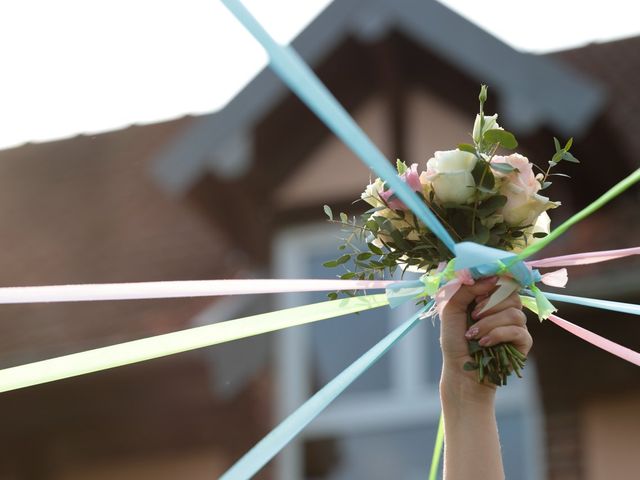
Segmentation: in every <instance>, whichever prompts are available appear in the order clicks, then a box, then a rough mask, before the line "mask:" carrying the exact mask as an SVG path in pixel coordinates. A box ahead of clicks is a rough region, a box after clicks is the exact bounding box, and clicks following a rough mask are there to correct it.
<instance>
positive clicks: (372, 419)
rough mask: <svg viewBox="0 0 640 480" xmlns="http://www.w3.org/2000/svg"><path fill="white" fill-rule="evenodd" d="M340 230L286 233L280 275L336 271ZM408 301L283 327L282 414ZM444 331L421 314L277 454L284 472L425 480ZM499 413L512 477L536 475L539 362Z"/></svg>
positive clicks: (395, 319) (289, 301)
mask: <svg viewBox="0 0 640 480" xmlns="http://www.w3.org/2000/svg"><path fill="white" fill-rule="evenodd" d="M337 236H338V231H337V230H335V229H333V228H329V227H327V226H320V225H311V226H305V227H298V228H294V229H290V230H288V231H285V232H283V233H282V234H281V235H280V236H279V238H278V239H277V242H276V246H275V252H274V267H275V274H276V276H278V277H282V278H332V277H333V276H334V275H335V271H332V270H330V269H325V268H324V267H322V262H324V261H326V260H328V259H331V258H334V257H335V256H336V246H337V241H336V242H334V241H332V240H331V239H332V238H335V237H337ZM324 299H326V294H325V293H304V294H302V293H296V294H287V295H283V296H281V297H280V298H279V299H278V302H279V305H278V307H279V308H287V307H291V306H295V305H300V304H304V303H309V302H313V301H322V300H324ZM414 311H415V307H414V306H413V305H411V304H407V305H406V306H402V307H399V308H398V309H395V310H391V309H389V308H384V309H376V310H373V311H371V312H365V313H361V314H359V315H351V316H349V317H341V318H336V319H331V320H325V321H322V322H318V323H316V324H311V325H307V326H303V327H296V328H292V329H288V330H286V331H284V332H281V333H280V334H279V335H278V338H277V342H276V359H277V378H278V387H277V399H276V402H277V406H278V412H277V416H278V418H279V419H283V418H285V417H286V416H287V415H288V414H290V413H291V412H292V411H294V410H295V409H296V408H297V407H298V406H299V405H301V404H302V403H303V402H304V401H305V400H306V399H307V398H309V396H311V395H312V394H313V393H315V392H316V391H317V390H318V389H319V388H321V387H322V386H324V385H325V384H326V383H327V382H328V381H330V380H331V379H332V378H333V377H335V376H336V375H337V374H338V373H340V372H341V371H342V370H343V369H344V368H345V367H347V366H348V365H349V364H351V363H352V362H353V361H354V360H355V359H356V358H358V357H359V356H360V355H362V354H363V353H364V352H365V351H367V350H368V349H369V348H370V347H372V346H373V345H374V344H375V343H376V342H377V341H378V340H379V339H381V338H382V337H383V336H384V335H385V334H386V333H387V332H388V331H390V329H392V328H393V327H394V326H396V325H398V324H400V323H402V322H403V321H404V320H406V319H407V318H408V317H409V316H410V315H411V314H412V313H413V312H414ZM440 368H441V359H440V348H439V344H438V328H437V325H433V324H432V323H431V322H430V321H424V322H423V323H422V324H420V325H418V326H417V327H416V328H415V329H414V330H413V331H411V332H410V333H409V334H408V335H407V336H406V337H405V338H403V339H402V340H401V341H400V342H399V343H398V344H397V345H396V346H395V347H394V348H393V349H392V350H390V351H389V352H388V353H387V354H386V355H385V356H384V357H383V358H382V359H380V361H379V362H378V363H377V364H376V365H374V366H373V367H372V368H371V369H370V370H369V371H368V372H367V373H366V374H364V375H363V376H362V377H361V378H360V379H358V381H357V382H355V383H354V384H353V385H352V386H351V387H350V388H349V389H348V390H347V391H345V392H344V393H343V394H342V395H341V396H340V397H339V398H338V399H337V400H336V401H335V402H334V404H332V405H331V406H330V407H329V408H328V409H327V410H326V411H324V412H323V413H322V414H321V415H320V416H319V417H318V418H317V419H316V420H314V421H313V422H312V423H311V424H310V425H309V426H308V427H307V428H306V429H305V430H304V431H303V432H302V434H301V435H300V436H299V437H298V438H297V439H296V440H295V441H294V442H293V443H292V444H291V445H290V446H288V447H287V448H286V449H285V450H284V451H283V452H282V454H281V455H280V456H279V458H278V464H277V465H278V466H277V478H279V479H282V480H294V479H301V478H307V479H310V480H343V479H345V480H346V479H360V478H368V479H369V478H370V479H376V478H397V479H407V480H410V479H414V478H415V479H418V478H420V479H423V478H425V476H426V474H427V470H428V468H429V462H430V460H431V453H432V447H433V442H434V438H435V431H436V426H437V422H438V414H439V411H440V403H439V395H438V390H437V386H438V380H439V375H440ZM497 415H498V423H499V428H500V436H501V440H502V449H503V454H504V463H505V469H506V474H507V478H522V479H525V480H538V479H540V478H541V475H542V472H543V471H544V469H543V468H542V466H543V459H542V458H541V454H542V448H541V445H542V442H541V425H540V420H541V416H540V408H539V404H538V396H537V386H536V378H535V368H534V365H533V364H532V363H531V364H529V365H528V366H527V369H526V376H525V379H523V380H517V381H516V380H514V381H513V383H512V384H510V385H509V387H507V388H503V389H501V390H500V392H499V394H498V399H497Z"/></svg>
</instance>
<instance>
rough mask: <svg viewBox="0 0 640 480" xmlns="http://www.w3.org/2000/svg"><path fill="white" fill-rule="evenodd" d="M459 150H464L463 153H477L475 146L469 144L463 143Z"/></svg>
mask: <svg viewBox="0 0 640 480" xmlns="http://www.w3.org/2000/svg"><path fill="white" fill-rule="evenodd" d="M458 150H462V151H463V152H469V153H473V154H475V153H476V149H475V147H474V146H473V145H469V144H468V143H461V144H460V145H458Z"/></svg>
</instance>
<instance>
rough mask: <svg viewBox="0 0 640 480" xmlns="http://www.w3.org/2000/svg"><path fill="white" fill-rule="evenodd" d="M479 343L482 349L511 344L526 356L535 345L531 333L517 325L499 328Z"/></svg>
mask: <svg viewBox="0 0 640 480" xmlns="http://www.w3.org/2000/svg"><path fill="white" fill-rule="evenodd" d="M478 343H479V344H480V346H482V347H491V346H493V345H497V344H499V343H511V344H513V346H514V347H516V348H517V349H518V350H520V352H522V353H523V354H524V355H526V354H527V353H529V350H531V345H533V339H532V338H531V335H530V334H529V331H528V330H527V329H526V328H524V327H518V326H516V325H507V326H504V327H497V328H494V329H493V330H491V331H490V332H488V333H487V334H486V335H485V336H484V337H482V338H481V339H480V340H479V341H478Z"/></svg>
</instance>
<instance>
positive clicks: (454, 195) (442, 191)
mask: <svg viewBox="0 0 640 480" xmlns="http://www.w3.org/2000/svg"><path fill="white" fill-rule="evenodd" d="M433 155H434V156H433V158H431V159H429V161H428V162H427V179H428V180H429V182H430V183H431V186H432V187H433V191H434V192H435V195H436V197H437V198H438V200H439V201H440V202H441V203H456V204H458V205H462V204H465V203H469V202H470V201H471V200H472V198H473V194H474V192H475V186H476V184H475V182H474V180H473V175H471V172H472V171H473V167H475V166H476V161H477V158H476V156H475V155H474V154H473V153H469V152H463V151H461V150H458V149H456V150H447V151H444V152H435V153H434V154H433Z"/></svg>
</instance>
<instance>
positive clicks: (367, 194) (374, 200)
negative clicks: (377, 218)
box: [360, 178, 384, 208]
mask: <svg viewBox="0 0 640 480" xmlns="http://www.w3.org/2000/svg"><path fill="white" fill-rule="evenodd" d="M383 188H384V182H383V181H382V180H380V179H379V178H376V180H375V182H373V183H371V184H369V185H367V188H365V189H364V192H362V194H361V195H360V198H361V199H362V200H364V201H365V202H367V203H368V204H369V205H371V206H372V207H374V208H377V207H383V206H384V203H382V200H380V192H381V191H382V189H383Z"/></svg>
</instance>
